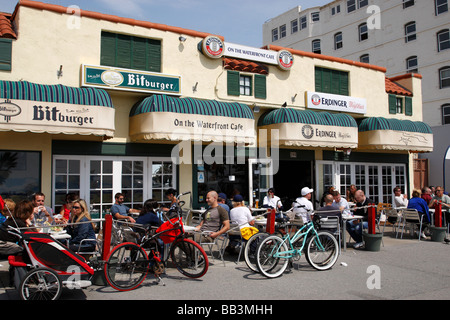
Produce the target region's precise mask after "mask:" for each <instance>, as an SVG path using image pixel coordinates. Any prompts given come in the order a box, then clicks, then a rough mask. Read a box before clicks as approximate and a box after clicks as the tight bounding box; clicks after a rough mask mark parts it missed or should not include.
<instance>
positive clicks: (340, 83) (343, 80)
mask: <svg viewBox="0 0 450 320" xmlns="http://www.w3.org/2000/svg"><path fill="white" fill-rule="evenodd" d="M348 78H349V76H348V72H346V71H340V70H333V69H327V68H322V67H316V68H315V79H314V80H315V89H316V91H317V92H323V93H331V94H339V95H343V96H348V95H349V81H348Z"/></svg>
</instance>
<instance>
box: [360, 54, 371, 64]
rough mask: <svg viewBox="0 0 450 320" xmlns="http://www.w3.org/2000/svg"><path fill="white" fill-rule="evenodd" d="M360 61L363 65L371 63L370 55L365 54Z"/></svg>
mask: <svg viewBox="0 0 450 320" xmlns="http://www.w3.org/2000/svg"><path fill="white" fill-rule="evenodd" d="M359 61H360V62H363V63H370V59H369V54H363V55H362V56H361V57H359Z"/></svg>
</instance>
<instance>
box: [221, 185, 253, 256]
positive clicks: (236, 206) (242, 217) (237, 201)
mask: <svg viewBox="0 0 450 320" xmlns="http://www.w3.org/2000/svg"><path fill="white" fill-rule="evenodd" d="M230 219H231V221H233V222H235V223H236V224H237V225H238V226H239V230H242V229H244V228H249V227H250V226H253V225H254V224H255V220H254V218H253V216H252V213H251V212H250V209H249V208H247V207H246V206H245V204H244V198H243V197H242V196H241V195H240V194H237V195H235V196H234V198H233V209H231V211H230ZM229 239H230V243H229V245H228V247H227V248H226V250H227V252H230V253H234V249H235V247H236V245H237V243H238V241H237V240H238V239H240V236H238V235H230V236H229Z"/></svg>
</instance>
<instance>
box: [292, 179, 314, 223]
mask: <svg viewBox="0 0 450 320" xmlns="http://www.w3.org/2000/svg"><path fill="white" fill-rule="evenodd" d="M313 191H314V190H313V189H310V188H308V187H304V188H303V189H302V196H301V197H299V198H297V199H296V200H295V202H294V203H292V207H293V208H294V210H293V212H294V213H295V217H296V218H301V219H302V220H303V223H304V224H305V223H308V221H310V220H311V217H310V215H311V214H312V213H313V211H314V207H313V204H312V202H311V196H312V192H313Z"/></svg>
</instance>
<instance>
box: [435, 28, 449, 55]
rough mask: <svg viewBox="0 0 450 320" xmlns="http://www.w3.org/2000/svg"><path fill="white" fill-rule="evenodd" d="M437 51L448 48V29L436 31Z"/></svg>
mask: <svg viewBox="0 0 450 320" xmlns="http://www.w3.org/2000/svg"><path fill="white" fill-rule="evenodd" d="M437 42H438V52H440V51H442V50H447V49H450V31H449V29H446V30H441V31H439V32H438V33H437Z"/></svg>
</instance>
